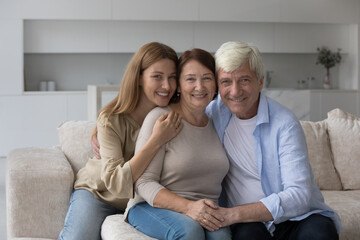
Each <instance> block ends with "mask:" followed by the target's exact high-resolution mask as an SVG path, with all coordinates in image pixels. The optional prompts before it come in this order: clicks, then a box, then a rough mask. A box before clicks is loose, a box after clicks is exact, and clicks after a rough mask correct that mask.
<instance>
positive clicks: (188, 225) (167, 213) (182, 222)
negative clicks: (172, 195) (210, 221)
mask: <svg viewBox="0 0 360 240" xmlns="http://www.w3.org/2000/svg"><path fill="white" fill-rule="evenodd" d="M128 220H129V223H130V224H131V225H132V226H134V227H135V228H136V229H138V230H139V231H141V232H143V233H145V234H146V235H148V236H150V237H153V238H157V239H183V240H189V239H196V240H201V239H207V240H215V239H219V240H227V239H229V240H231V231H230V228H229V227H224V228H221V229H219V230H217V231H214V232H210V231H208V230H206V229H204V228H202V227H201V225H200V224H199V223H197V222H196V221H194V220H192V219H191V218H189V217H187V216H186V215H184V214H181V213H177V212H174V211H171V210H167V209H161V208H154V207H152V206H150V205H149V204H148V203H146V202H141V203H138V204H136V205H135V206H133V207H132V208H131V209H130V211H129V214H128Z"/></svg>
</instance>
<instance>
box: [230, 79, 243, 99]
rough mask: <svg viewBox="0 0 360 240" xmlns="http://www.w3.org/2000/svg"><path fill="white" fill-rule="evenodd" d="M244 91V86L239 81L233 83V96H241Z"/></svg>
mask: <svg viewBox="0 0 360 240" xmlns="http://www.w3.org/2000/svg"><path fill="white" fill-rule="evenodd" d="M242 93H243V88H242V86H241V85H240V84H239V83H237V82H234V83H233V84H232V85H231V88H230V94H231V95H232V96H241V95H242Z"/></svg>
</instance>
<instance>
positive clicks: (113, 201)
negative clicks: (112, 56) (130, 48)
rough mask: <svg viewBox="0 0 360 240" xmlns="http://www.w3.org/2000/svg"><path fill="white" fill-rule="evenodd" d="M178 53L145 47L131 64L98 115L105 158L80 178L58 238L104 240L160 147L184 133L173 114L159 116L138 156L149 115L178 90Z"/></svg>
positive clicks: (84, 170)
mask: <svg viewBox="0 0 360 240" xmlns="http://www.w3.org/2000/svg"><path fill="white" fill-rule="evenodd" d="M177 64H178V58H177V55H176V52H175V51H174V50H173V49H172V48H170V47H168V46H166V45H164V44H161V43H158V42H151V43H148V44H146V45H144V46H142V47H141V48H140V49H139V50H138V51H137V52H136V53H135V54H134V56H133V57H132V59H131V60H130V62H129V64H128V66H127V69H126V71H125V73H124V76H123V79H122V83H121V87H120V91H119V93H118V96H117V97H116V98H115V99H114V100H112V101H111V102H110V103H109V104H108V105H107V106H105V107H104V108H103V109H102V110H101V111H100V114H99V117H98V120H97V124H96V129H95V131H94V133H96V132H97V138H98V141H99V144H100V155H101V159H100V160H99V159H97V158H96V157H93V158H90V159H89V161H88V162H87V164H86V165H85V167H84V168H82V169H80V171H79V172H78V174H77V176H76V181H75V184H74V189H75V190H74V192H73V193H72V195H71V199H70V204H69V210H68V213H67V216H66V219H65V225H64V229H63V230H62V231H61V233H60V236H59V238H58V239H66V240H69V239H76V240H81V239H86V240H89V239H101V236H100V230H101V225H102V223H103V221H104V219H105V218H106V217H107V216H108V215H111V214H116V213H122V212H124V210H125V208H126V205H127V202H128V200H129V198H132V197H133V196H134V189H133V184H134V182H135V181H136V180H137V179H138V178H139V177H140V176H141V174H142V173H143V172H144V170H145V169H146V167H147V166H148V165H149V163H150V162H151V160H152V158H153V157H154V156H155V154H156V152H157V151H158V150H159V148H160V147H161V146H162V145H163V144H165V143H166V142H167V141H169V140H170V139H172V138H173V137H175V136H176V135H177V134H178V133H179V132H180V130H181V129H182V123H181V118H180V116H179V115H178V114H177V113H175V112H170V113H168V114H163V115H161V116H160V117H159V118H158V120H157V121H156V124H155V125H154V128H153V133H152V134H151V137H150V138H149V140H148V141H147V142H146V144H145V145H144V146H143V147H142V148H141V150H140V151H138V152H137V153H136V154H135V155H134V150H135V143H136V139H137V136H138V133H139V130H140V127H141V125H142V123H143V120H144V118H145V116H146V115H147V114H148V113H149V112H150V111H151V110H152V109H153V108H155V107H156V106H162V107H163V106H167V105H168V103H169V101H170V99H171V98H172V96H173V95H174V92H175V90H176V85H177V84H176V69H177Z"/></svg>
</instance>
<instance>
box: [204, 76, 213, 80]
mask: <svg viewBox="0 0 360 240" xmlns="http://www.w3.org/2000/svg"><path fill="white" fill-rule="evenodd" d="M203 80H205V81H212V80H213V78H212V77H204V78H203Z"/></svg>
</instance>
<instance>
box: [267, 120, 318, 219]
mask: <svg viewBox="0 0 360 240" xmlns="http://www.w3.org/2000/svg"><path fill="white" fill-rule="evenodd" d="M277 147H278V162H277V164H276V163H275V162H273V164H274V165H275V166H276V167H279V170H278V171H280V174H271V173H270V172H269V171H268V172H267V174H266V175H267V176H266V177H267V178H268V180H269V182H272V184H269V185H265V189H264V191H265V194H266V195H267V197H265V198H263V199H261V200H260V201H261V202H262V203H263V204H264V205H265V206H266V207H267V209H268V210H269V211H270V213H271V214H272V216H273V218H274V221H273V222H274V223H280V222H283V221H286V220H289V219H291V218H294V217H297V216H300V215H303V214H305V213H307V212H308V211H309V210H310V204H311V183H312V182H311V178H312V174H311V167H310V164H309V162H308V157H307V146H306V141H305V135H304V133H303V130H302V128H301V125H300V124H298V123H296V122H295V123H291V124H287V125H286V124H285V125H283V126H282V127H281V128H280V130H279V131H278V136H277ZM274 171H275V169H274ZM276 175H279V176H276ZM274 182H278V183H279V185H278V186H275V188H277V189H274V186H273V183H274Z"/></svg>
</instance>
